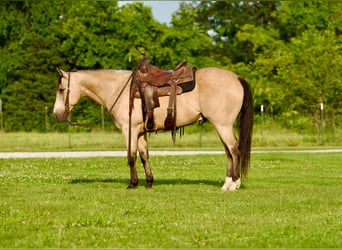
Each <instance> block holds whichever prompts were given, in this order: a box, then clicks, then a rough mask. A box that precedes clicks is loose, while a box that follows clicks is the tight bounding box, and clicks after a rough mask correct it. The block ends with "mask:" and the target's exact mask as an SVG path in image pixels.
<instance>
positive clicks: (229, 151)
mask: <svg viewBox="0 0 342 250" xmlns="http://www.w3.org/2000/svg"><path fill="white" fill-rule="evenodd" d="M217 131H218V133H219V135H220V138H221V141H222V143H223V145H224V149H225V152H226V155H227V158H228V164H227V172H226V178H225V182H224V184H223V186H222V188H221V190H222V191H224V192H225V191H227V190H230V191H234V190H236V189H238V188H240V185H241V180H240V153H239V144H238V141H237V139H236V137H235V135H234V133H233V129H229V128H227V127H218V128H217Z"/></svg>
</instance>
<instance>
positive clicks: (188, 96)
mask: <svg viewBox="0 0 342 250" xmlns="http://www.w3.org/2000/svg"><path fill="white" fill-rule="evenodd" d="M196 93H197V90H196V89H195V90H193V91H192V92H189V93H184V94H181V95H178V96H177V98H176V106H177V111H176V124H177V127H182V126H186V125H190V124H192V123H194V122H196V121H197V120H198V119H199V117H200V108H199V101H198V98H197V95H196ZM159 103H160V107H159V108H155V109H154V119H155V122H156V125H157V127H158V129H163V128H164V121H165V118H166V116H167V108H168V105H169V97H168V96H166V97H160V98H159Z"/></svg>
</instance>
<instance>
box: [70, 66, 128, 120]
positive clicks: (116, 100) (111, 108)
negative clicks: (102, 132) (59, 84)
mask: <svg viewBox="0 0 342 250" xmlns="http://www.w3.org/2000/svg"><path fill="white" fill-rule="evenodd" d="M70 78H71V77H70V71H69V72H68V88H67V93H66V97H65V103H64V107H65V108H64V118H65V121H66V122H67V123H68V124H69V125H72V126H79V127H87V126H90V125H93V124H95V123H97V122H99V121H100V120H101V118H97V119H95V120H94V121H92V122H89V123H79V122H72V121H70V119H69V114H70V108H69V95H70ZM131 78H132V75H131V76H130V77H129V78H128V80H127V82H126V83H125V85H124V86H123V88H122V89H121V91H120V93H119V95H118V96H117V97H116V99H115V101H114V103H113V104H112V106H111V107H110V109H109V113H110V112H111V111H112V110H113V108H114V106H115V105H116V103H117V102H118V100H119V98H120V97H121V95H122V93H123V91H124V90H125V88H126V86H127V84H128V83H129V81H130V79H131Z"/></svg>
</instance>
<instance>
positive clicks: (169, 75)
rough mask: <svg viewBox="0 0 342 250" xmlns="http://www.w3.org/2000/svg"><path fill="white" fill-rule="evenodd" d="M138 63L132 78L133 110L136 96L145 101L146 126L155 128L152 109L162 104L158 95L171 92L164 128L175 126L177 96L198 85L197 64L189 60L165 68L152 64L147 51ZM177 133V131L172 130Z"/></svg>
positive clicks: (143, 107)
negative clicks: (189, 63) (194, 64)
mask: <svg viewBox="0 0 342 250" xmlns="http://www.w3.org/2000/svg"><path fill="white" fill-rule="evenodd" d="M142 56H143V57H142V59H141V61H140V62H139V63H138V65H137V67H136V69H135V71H134V72H133V77H132V81H131V94H130V113H131V110H132V108H133V100H134V98H140V99H141V103H142V111H143V119H144V124H145V126H144V128H145V131H147V132H152V131H156V130H157V127H156V124H155V121H154V117H153V110H154V108H156V107H159V106H160V105H159V97H161V96H169V105H168V108H167V117H166V119H165V121H164V127H165V130H172V131H173V132H175V130H176V122H175V119H176V96H177V95H180V94H182V93H185V92H189V91H191V90H193V89H194V88H195V77H194V73H195V68H194V67H192V66H188V65H187V62H186V61H182V62H181V63H179V64H178V65H177V66H176V67H175V68H174V70H162V69H159V68H157V67H156V66H153V65H151V64H150V63H149V62H148V61H147V59H146V56H145V55H144V54H142ZM173 134H174V133H173Z"/></svg>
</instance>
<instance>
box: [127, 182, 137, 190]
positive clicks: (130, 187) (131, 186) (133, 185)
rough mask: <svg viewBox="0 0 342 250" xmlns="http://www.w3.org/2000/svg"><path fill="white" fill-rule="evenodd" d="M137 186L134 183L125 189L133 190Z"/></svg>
mask: <svg viewBox="0 0 342 250" xmlns="http://www.w3.org/2000/svg"><path fill="white" fill-rule="evenodd" d="M137 185H138V183H136V184H132V183H130V184H129V185H128V187H127V189H134V188H136V187H137Z"/></svg>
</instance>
